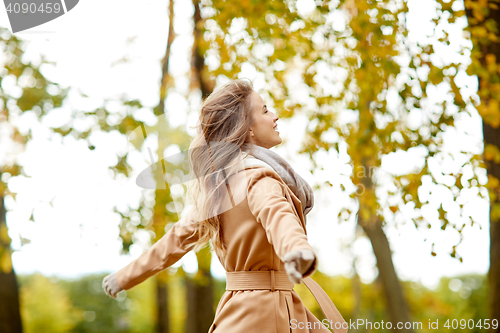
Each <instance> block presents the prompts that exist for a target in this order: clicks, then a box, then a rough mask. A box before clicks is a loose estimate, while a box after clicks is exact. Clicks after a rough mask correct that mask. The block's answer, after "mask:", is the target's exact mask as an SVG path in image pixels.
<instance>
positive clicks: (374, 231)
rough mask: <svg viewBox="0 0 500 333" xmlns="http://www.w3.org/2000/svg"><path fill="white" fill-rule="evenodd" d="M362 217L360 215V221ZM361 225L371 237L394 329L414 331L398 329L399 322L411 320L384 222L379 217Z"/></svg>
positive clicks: (405, 330) (404, 329) (411, 330)
mask: <svg viewBox="0 0 500 333" xmlns="http://www.w3.org/2000/svg"><path fill="white" fill-rule="evenodd" d="M359 221H360V217H358V223H359ZM361 227H362V228H363V230H364V232H365V233H366V235H367V236H368V238H369V239H370V242H371V243H372V247H373V253H374V254H375V257H376V258H377V268H378V280H379V281H380V283H381V284H382V289H383V290H384V295H385V298H386V301H387V309H388V311H389V316H390V318H391V322H392V329H393V330H394V331H397V332H413V329H406V328H403V329H397V327H396V325H397V323H398V322H402V323H406V322H410V318H409V315H408V307H407V304H406V300H405V298H404V294H403V289H402V287H401V283H400V282H399V279H398V275H397V274H396V269H395V268H394V263H393V261H392V251H391V248H390V245H389V240H388V239H387V236H386V235H385V233H384V230H383V229H382V222H381V221H380V219H377V220H376V221H375V223H374V224H367V223H363V222H362V223H361Z"/></svg>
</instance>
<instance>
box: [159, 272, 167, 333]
mask: <svg viewBox="0 0 500 333" xmlns="http://www.w3.org/2000/svg"><path fill="white" fill-rule="evenodd" d="M158 275H159V276H158V277H157V278H156V304H157V312H156V314H157V317H156V332H157V333H170V325H169V321H170V316H169V313H168V289H167V288H168V283H167V282H166V281H165V279H164V278H161V277H160V275H163V276H164V275H166V272H160V273H159V274H158Z"/></svg>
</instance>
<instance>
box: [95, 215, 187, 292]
mask: <svg viewBox="0 0 500 333" xmlns="http://www.w3.org/2000/svg"><path fill="white" fill-rule="evenodd" d="M189 216H190V215H189V214H188V215H187V217H185V218H182V219H181V220H179V221H178V222H176V223H175V224H174V225H173V226H172V228H170V230H169V231H168V232H167V233H166V234H165V235H164V236H163V237H162V238H160V239H159V240H158V241H157V242H156V243H155V244H154V245H153V246H151V248H149V249H148V250H147V251H145V252H144V253H142V254H141V255H140V256H139V257H138V258H137V259H135V260H134V261H132V262H131V263H130V264H128V265H127V266H125V267H123V268H122V269H120V270H119V271H117V272H116V273H113V274H110V275H108V276H106V277H105V278H104V280H103V285H102V287H103V289H104V290H105V292H106V293H107V294H108V295H109V296H111V297H114V298H116V294H117V293H118V292H120V291H121V290H129V289H131V288H133V287H134V286H136V285H138V284H139V283H142V282H143V281H145V280H146V279H148V278H149V277H151V276H153V275H156V274H157V273H159V272H160V271H162V270H164V269H166V268H167V267H169V266H171V265H173V264H175V263H176V262H177V261H178V260H179V259H181V258H182V257H183V256H184V255H185V254H186V253H187V252H189V249H188V248H187V246H188V245H189V244H191V243H193V242H195V241H196V232H195V231H196V228H195V227H196V224H195V223H191V222H192V221H190V220H187V219H188V217H189ZM190 236H191V237H190Z"/></svg>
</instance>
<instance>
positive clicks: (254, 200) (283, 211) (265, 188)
mask: <svg viewBox="0 0 500 333" xmlns="http://www.w3.org/2000/svg"><path fill="white" fill-rule="evenodd" d="M283 186H286V185H284V184H282V183H281V182H279V181H278V180H277V179H275V178H273V177H272V176H264V177H262V178H259V179H257V180H254V181H250V184H249V188H248V197H247V198H248V205H249V208H250V211H251V212H252V214H253V215H254V216H255V218H256V220H257V222H258V223H260V224H262V226H263V228H264V229H265V231H266V236H267V239H268V241H269V243H270V244H272V245H273V246H274V249H275V251H276V254H277V255H278V257H279V258H280V260H282V261H283V257H284V256H285V254H286V253H288V252H291V251H295V250H300V249H308V250H311V251H313V253H314V250H313V248H312V246H311V245H309V243H308V242H307V236H306V234H305V232H304V229H303V228H302V226H301V225H300V220H299V217H298V216H297V215H296V214H295V212H294V210H293V208H292V206H291V204H290V203H289V202H288V201H287V199H286V198H285V189H284V188H283ZM316 266H317V259H316V258H315V260H314V262H313V264H312V265H311V267H310V268H309V269H308V271H307V272H306V273H305V274H303V277H307V276H309V275H311V274H312V273H313V272H314V271H315V270H316Z"/></svg>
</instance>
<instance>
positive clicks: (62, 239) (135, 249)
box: [0, 0, 489, 287]
mask: <svg viewBox="0 0 500 333" xmlns="http://www.w3.org/2000/svg"><path fill="white" fill-rule="evenodd" d="M433 7H434V4H433V2H432V1H430V0H426V1H422V0H414V1H411V2H410V10H411V12H410V14H411V15H410V19H409V20H408V26H409V28H410V29H411V33H410V37H411V38H413V39H414V40H424V39H425V38H426V33H428V32H429V31H428V29H427V30H426V24H425V22H427V21H429V20H430V19H431V17H432V13H433V11H432V10H429V9H430V8H433ZM298 8H299V11H302V12H304V13H306V12H307V11H308V10H309V9H310V8H311V1H299V5H298ZM174 11H175V15H176V17H175V22H174V29H175V33H176V39H175V41H174V44H173V46H172V53H171V60H170V61H171V66H170V74H171V75H172V76H173V77H174V78H175V82H176V88H175V91H170V92H169V95H168V97H167V101H166V107H167V110H169V111H168V114H169V115H168V117H169V121H170V122H171V123H172V124H173V125H178V124H185V125H186V126H193V125H194V124H195V122H196V118H197V112H199V106H200V105H199V101H198V100H196V98H190V97H189V96H187V95H186V92H187V85H188V79H187V78H186V76H185V75H186V73H187V72H188V70H189V62H188V60H187V59H189V57H190V52H191V44H192V37H191V31H192V23H191V21H192V14H193V9H192V7H191V6H190V3H189V2H180V1H176V4H175V7H174ZM0 26H2V27H10V26H9V23H8V19H7V14H6V12H5V11H4V10H3V8H1V9H0ZM453 34H455V35H456V37H454V39H453V40H454V41H455V42H456V43H458V44H456V43H455V44H454V43H452V45H451V46H450V48H451V49H452V48H453V47H456V46H457V45H459V43H462V42H463V41H462V40H461V38H460V36H461V34H462V32H461V30H460V29H458V30H456V31H454V32H452V37H453ZM16 35H17V36H18V37H19V38H22V39H25V40H27V41H29V45H28V47H27V49H26V57H27V58H28V59H31V60H33V61H37V60H36V59H39V57H40V55H41V54H43V55H45V57H46V58H47V59H48V60H51V61H54V62H55V63H56V66H55V67H53V66H45V67H43V68H42V72H43V74H44V75H46V76H47V77H48V78H49V79H50V80H52V81H55V82H57V83H59V84H61V85H62V86H63V87H72V88H74V91H75V92H76V91H80V92H82V93H85V94H86V95H88V96H89V97H90V98H88V99H83V98H81V97H79V95H78V93H72V94H71V95H70V97H69V99H68V101H67V102H68V103H66V104H65V105H64V106H63V107H62V108H61V109H60V110H56V111H54V112H52V113H51V114H50V115H49V116H48V117H46V118H45V119H44V120H43V122H42V123H38V122H36V121H35V119H34V116H33V115H32V114H30V113H26V114H24V115H22V116H21V117H18V118H17V119H14V121H15V122H16V123H17V125H18V127H19V128H20V130H21V131H25V132H26V131H27V130H28V129H31V130H32V131H33V137H34V139H33V140H32V141H30V142H29V143H28V145H27V147H26V149H25V151H24V152H19V153H16V157H17V158H18V161H19V163H21V164H22V165H23V166H24V169H25V172H26V174H27V175H29V177H15V178H12V179H10V180H9V183H8V186H9V189H10V190H11V191H13V192H17V193H18V194H17V197H16V200H15V201H14V200H7V202H6V205H7V209H8V214H7V223H8V227H9V236H10V237H11V238H12V239H13V242H12V246H13V248H14V249H15V252H14V254H13V264H14V268H15V270H16V272H17V273H18V274H28V273H32V272H35V271H38V272H41V273H43V274H45V275H57V276H61V277H78V276H81V275H84V274H89V273H96V272H114V271H117V270H119V269H120V268H122V267H123V266H125V265H127V264H128V263H130V261H131V260H133V259H134V258H137V257H138V256H139V255H140V254H141V253H142V252H143V251H145V250H146V249H147V248H148V246H149V245H148V240H149V235H148V234H147V233H141V234H139V235H138V236H137V237H138V240H139V242H138V244H134V245H133V246H132V247H131V254H130V255H119V251H120V248H121V243H120V239H119V230H118V224H119V222H120V221H119V220H120V219H119V216H118V215H117V214H115V213H113V207H115V206H117V207H118V208H119V209H123V210H124V209H125V208H126V207H127V206H128V205H131V206H134V205H137V202H138V200H139V199H140V196H141V191H142V189H141V188H139V187H138V186H137V185H136V184H135V177H131V178H130V179H125V178H124V177H122V178H118V179H116V180H115V179H113V178H112V177H111V176H110V171H109V170H108V167H109V166H112V165H114V164H115V163H116V161H117V158H116V154H117V153H123V152H124V151H125V150H127V149H128V148H127V147H128V146H127V139H126V138H125V137H122V136H120V135H117V134H116V133H108V134H99V135H95V136H93V137H92V143H93V145H94V146H95V147H96V149H95V150H93V151H91V150H89V149H88V148H87V145H86V144H85V143H84V142H78V141H75V140H74V139H72V138H69V137H67V138H64V139H61V137H52V138H51V135H50V131H49V130H48V129H47V126H60V125H62V124H64V123H65V122H66V121H67V120H68V117H69V115H70V111H71V110H91V109H93V108H96V107H97V106H99V105H102V103H103V100H104V99H105V98H116V97H118V96H120V95H122V94H126V95H127V96H128V97H129V98H137V99H139V100H140V101H141V102H142V103H143V105H145V106H146V107H153V106H155V105H156V104H157V102H158V101H157V96H158V85H159V80H160V74H161V68H160V60H161V59H162V58H163V56H164V52H165V46H166V41H167V37H168V16H167V5H166V2H165V1H162V2H160V1H141V2H137V1H130V0H120V1H118V0H108V1H105V2H103V1H99V2H97V1H96V0H86V1H81V2H80V3H79V4H78V5H77V7H75V9H73V10H72V11H70V12H68V13H67V14H65V15H63V16H61V17H60V18H58V19H56V20H54V21H51V22H47V23H45V24H44V25H41V26H38V27H34V28H32V29H29V30H27V31H25V32H19V33H17V34H16ZM438 51H439V52H440V55H441V58H442V59H447V60H450V59H454V58H453V57H454V55H453V53H452V52H451V51H450V50H449V49H442V50H438ZM123 58H126V59H128V61H127V62H120V60H121V59H123ZM436 61H439V59H436ZM460 61H464V64H465V65H466V61H467V59H465V60H464V59H461V60H460ZM241 76H242V77H248V78H250V79H252V80H253V83H254V87H255V89H256V90H257V91H258V90H259V89H261V88H262V87H263V81H262V77H260V76H259V75H258V74H256V72H255V71H254V70H253V69H252V67H251V66H244V68H243V72H242V73H241ZM461 77H462V80H463V82H464V88H463V89H465V90H467V91H468V92H469V93H470V94H472V95H473V94H474V82H475V81H474V79H473V78H468V77H467V76H466V75H465V74H464V75H462V76H461ZM4 81H5V82H4V83H3V84H2V88H3V89H4V90H5V91H6V92H9V91H10V92H11V93H12V94H16V93H18V92H16V91H15V88H14V87H13V85H12V82H11V83H10V84H9V80H8V79H7V80H4ZM219 83H221V82H219ZM465 84H466V86H465ZM476 89H477V87H476ZM434 94H435V96H436V98H441V97H440V96H442V93H441V92H440V91H439V89H437V90H436V91H435V93H434ZM109 107H110V108H111V109H112V108H113V105H110V106H109ZM140 117H144V119H142V120H144V121H153V120H154V119H151V117H150V116H149V118H148V115H147V114H146V113H145V114H141V115H140ZM415 121H416V122H418V119H417V118H416V120H415ZM457 124H458V125H457V127H458V131H456V132H454V131H450V132H449V133H447V148H448V149H449V151H452V152H453V151H455V152H456V151H458V150H459V149H461V148H463V147H469V148H470V149H472V150H474V149H476V150H477V151H478V153H480V151H481V149H482V140H481V137H482V133H481V123H480V118H479V117H478V115H477V112H475V111H474V112H473V116H472V117H470V118H468V117H464V118H463V119H461V120H460V121H458V122H457ZM80 125H81V126H85V124H84V123H81V124H80ZM306 125H307V122H306V121H305V118H304V117H303V116H297V117H294V118H293V119H290V120H280V121H279V128H280V136H281V137H282V138H283V139H284V143H283V144H282V145H280V146H278V147H276V148H273V150H274V151H275V152H277V153H278V154H280V155H281V156H283V157H284V158H286V159H287V160H288V161H290V163H291V165H293V166H294V168H295V170H296V171H297V172H298V173H299V174H300V175H301V176H303V177H304V178H305V179H306V180H307V181H308V182H309V183H310V184H313V183H315V182H319V181H321V180H324V179H329V180H330V181H331V182H332V183H334V184H339V183H340V182H341V181H342V180H343V179H344V180H345V177H347V176H346V175H347V174H348V172H349V170H348V167H349V165H348V164H347V163H348V162H349V158H348V156H346V155H345V154H339V155H338V156H337V154H334V153H330V154H326V153H324V154H319V155H318V156H317V162H318V163H319V164H320V165H322V166H324V167H325V171H324V172H323V173H321V172H318V173H317V175H316V176H314V177H313V176H312V175H311V174H310V173H309V171H308V170H309V168H310V167H311V162H310V161H309V160H308V157H307V156H303V155H298V154H297V153H296V147H298V146H300V142H301V139H302V137H301V135H297V133H303V132H304V130H305V126H306ZM190 133H191V134H194V133H193V132H192V131H191V132H190ZM465 133H466V134H467V135H466V134H465ZM148 161H149V157H148V156H146V155H145V154H143V156H140V154H138V155H137V156H134V158H133V164H134V168H136V169H137V170H136V171H135V172H137V173H138V172H140V171H141V170H143V169H144V168H145V167H147V166H148ZM410 162H411V163H410ZM412 163H414V164H418V163H419V157H418V154H417V155H415V154H407V155H396V154H391V155H389V156H387V157H386V158H384V160H383V164H382V168H383V169H384V170H385V172H398V171H401V170H404V169H405V168H407V167H408V166H410V165H411V164H412ZM444 163H445V164H446V163H448V164H449V162H446V161H445V162H444ZM448 167H452V166H450V165H448ZM427 189H429V188H427ZM428 192H429V193H428V196H429V199H430V201H432V199H433V198H436V199H437V198H439V197H440V196H443V195H446V193H444V192H443V191H442V189H439V188H436V189H433V190H432V191H428ZM470 196H471V198H472V197H474V193H472V192H471V193H470ZM346 197H347V195H346V194H345V193H342V191H341V190H340V188H339V187H338V186H334V187H332V188H324V189H321V190H317V191H315V207H314V209H313V210H312V211H311V213H310V214H309V215H308V216H307V222H308V226H307V230H308V239H309V241H310V243H311V245H312V246H313V247H314V249H315V250H316V251H317V254H318V263H319V266H318V268H319V270H320V271H322V272H324V273H327V274H331V275H337V274H343V275H346V276H351V274H352V266H353V258H356V263H355V267H356V270H357V272H358V274H359V275H360V277H361V279H362V281H363V282H366V283H369V282H371V281H373V279H374V278H375V277H376V274H377V270H376V266H375V262H376V260H375V257H374V255H373V252H372V249H371V244H370V242H369V240H368V239H367V238H366V237H359V235H360V230H359V229H357V228H356V225H355V223H354V221H353V220H350V221H346V222H341V223H339V221H338V219H337V218H335V217H336V216H337V215H338V212H339V210H340V208H341V207H342V206H343V205H345V204H347V198H346ZM449 205H450V207H452V205H453V204H452V203H449ZM466 207H467V209H468V210H469V211H470V212H471V214H473V215H474V217H475V218H476V220H477V221H478V222H479V223H478V224H477V225H476V226H475V227H472V228H469V229H467V230H466V234H465V238H464V241H463V242H462V244H461V245H460V246H459V247H457V251H458V253H459V254H461V255H462V256H463V259H464V260H463V263H460V262H459V261H458V260H456V259H453V258H451V257H450V256H449V255H448V254H447V253H449V252H450V250H451V246H452V245H453V244H455V243H456V241H457V235H456V233H453V232H451V231H450V232H448V231H447V232H440V231H435V230H434V228H433V229H432V230H429V231H417V230H415V227H414V226H413V224H412V223H398V226H399V227H398V228H397V229H396V228H386V229H385V231H386V233H387V236H388V238H389V241H390V245H391V248H392V251H393V254H394V255H393V259H394V263H395V266H396V270H397V272H398V275H399V277H400V278H401V279H403V280H411V281H419V282H421V283H423V284H424V285H426V286H428V287H435V286H436V284H437V282H438V281H439V278H440V277H442V276H454V275H457V274H462V273H472V272H474V273H480V274H484V273H486V272H487V270H488V263H489V257H488V250H489V237H488V236H489V235H488V204H487V202H486V201H484V200H478V199H473V200H471V201H469V202H468V203H467V205H466ZM32 213H33V216H34V218H35V222H32V221H30V220H29V219H30V216H31V214H32ZM427 213H428V214H430V215H429V216H431V215H432V212H427ZM404 214H406V215H404V216H400V217H399V218H400V219H403V220H404V219H405V218H407V217H408V216H410V215H411V211H408V212H404ZM332 217H334V218H332ZM399 222H400V221H399ZM479 226H481V227H482V230H480V228H479ZM436 229H438V228H436ZM464 233H465V232H464ZM356 235H357V236H358V237H356ZM20 237H23V238H26V239H29V240H30V243H29V244H25V245H22V246H21V239H20ZM424 239H427V240H426V241H424ZM430 241H436V242H438V243H437V244H438V246H436V247H435V249H434V250H435V252H437V253H438V255H437V256H436V257H432V256H431V255H430V252H431V246H430V245H431V243H430ZM180 265H182V266H183V268H184V269H185V270H187V271H188V272H194V271H195V270H196V257H195V255H194V254H193V253H188V254H187V255H186V256H185V257H184V258H183V259H181V260H180V261H179V262H178V263H176V264H175V265H174V266H173V268H174V269H175V268H176V267H179V266H180ZM212 271H213V274H214V276H216V277H218V278H224V269H223V267H222V266H221V265H220V263H219V261H218V260H217V259H216V258H214V260H213V266H212Z"/></svg>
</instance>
